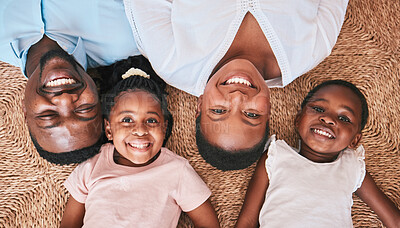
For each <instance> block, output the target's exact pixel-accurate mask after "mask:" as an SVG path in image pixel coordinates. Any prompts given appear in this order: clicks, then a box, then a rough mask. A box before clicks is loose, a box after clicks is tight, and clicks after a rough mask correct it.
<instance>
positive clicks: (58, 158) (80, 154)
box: [29, 132, 105, 165]
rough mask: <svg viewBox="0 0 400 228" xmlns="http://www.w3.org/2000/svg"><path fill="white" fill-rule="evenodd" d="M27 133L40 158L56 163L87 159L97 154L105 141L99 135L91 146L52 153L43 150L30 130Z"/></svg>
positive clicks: (69, 162)
mask: <svg viewBox="0 0 400 228" xmlns="http://www.w3.org/2000/svg"><path fill="white" fill-rule="evenodd" d="M29 135H30V136H31V139H32V142H33V145H34V146H35V147H36V150H37V152H38V153H39V155H40V156H41V157H42V158H44V159H46V160H47V161H49V162H51V163H54V164H57V165H68V164H72V163H81V162H84V161H86V160H87V159H89V158H91V157H93V156H94V155H96V154H98V153H99V151H100V147H101V145H102V144H103V143H104V142H105V140H104V137H100V138H99V140H97V142H96V143H95V144H93V145H91V146H88V147H84V148H81V149H77V150H72V151H66V152H62V153H52V152H49V151H47V150H44V149H43V148H42V147H41V146H40V145H39V143H38V142H37V140H36V139H35V137H34V136H33V135H32V134H31V133H30V132H29Z"/></svg>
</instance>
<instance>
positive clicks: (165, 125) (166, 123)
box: [163, 120, 168, 133]
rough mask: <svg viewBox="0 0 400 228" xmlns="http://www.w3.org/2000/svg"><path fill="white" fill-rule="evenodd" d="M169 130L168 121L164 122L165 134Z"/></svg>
mask: <svg viewBox="0 0 400 228" xmlns="http://www.w3.org/2000/svg"><path fill="white" fill-rule="evenodd" d="M167 128H168V120H165V121H164V125H163V132H164V133H165V132H166V131H167Z"/></svg>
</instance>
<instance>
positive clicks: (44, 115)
mask: <svg viewBox="0 0 400 228" xmlns="http://www.w3.org/2000/svg"><path fill="white" fill-rule="evenodd" d="M56 117H58V113H57V112H53V111H47V112H42V113H40V114H39V115H37V116H36V118H38V119H40V120H51V119H54V118H56Z"/></svg>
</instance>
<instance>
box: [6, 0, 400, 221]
mask: <svg viewBox="0 0 400 228" xmlns="http://www.w3.org/2000/svg"><path fill="white" fill-rule="evenodd" d="M399 18H400V1H398V0H350V3H349V7H348V11H347V14H346V20H345V23H344V26H343V29H342V32H341V34H340V37H339V39H338V42H337V44H336V46H335V48H334V50H333V52H332V55H331V56H330V57H328V58H327V59H326V60H325V61H324V62H322V63H321V64H320V65H319V66H318V67H316V68H315V69H314V70H312V71H311V72H309V73H307V74H306V75H304V76H302V77H301V78H299V79H297V80H296V81H295V82H293V83H292V84H290V85H289V86H287V87H286V88H285V89H274V90H273V91H272V98H271V101H272V118H271V131H272V133H273V134H277V136H278V138H281V139H285V140H287V141H288V142H289V143H290V144H291V145H293V146H294V145H295V144H296V141H297V136H296V133H295V130H294V128H293V117H294V115H295V114H296V112H297V109H298V107H299V103H300V102H301V100H302V99H303V97H304V96H305V94H306V92H307V91H308V90H309V89H310V88H312V87H313V86H315V85H316V84H318V83H320V82H322V81H324V80H326V79H336V78H338V79H345V80H348V81H350V82H353V83H355V84H356V85H357V86H359V87H360V88H361V90H362V91H363V92H364V93H365V94H366V97H367V101H368V103H369V107H370V119H369V121H368V123H367V126H366V128H365V130H364V131H363V134H364V135H363V139H362V144H363V145H364V146H365V148H366V151H367V153H366V164H367V169H368V170H369V171H370V173H371V174H372V176H373V177H374V178H375V180H376V182H377V184H378V185H379V186H380V187H381V188H382V189H383V191H384V192H385V193H386V194H387V195H388V196H389V198H391V199H392V200H393V201H395V203H396V204H397V205H398V206H400V152H399V143H400V130H399V129H400V95H399V92H400V65H399V61H400V22H399ZM25 83H26V79H25V78H24V77H23V76H22V75H21V73H20V71H19V69H17V68H15V67H11V66H10V65H7V64H5V63H1V62H0V88H1V89H0V114H1V118H0V227H57V226H58V225H59V222H60V219H61V216H62V213H63V208H64V206H65V202H66V199H67V196H68V195H67V193H66V190H65V189H64V187H63V186H62V183H63V181H64V180H65V179H66V177H67V176H68V174H69V173H70V172H71V171H72V170H73V168H74V166H62V167H61V166H56V165H52V164H50V163H48V162H47V161H44V160H42V159H41V158H40V157H39V156H38V154H37V152H36V150H35V149H33V148H34V147H33V144H32V142H31V141H30V139H29V136H28V131H27V127H26V126H25V124H24V117H23V114H22V109H21V103H22V99H23V91H24V87H25ZM168 91H169V93H170V95H169V104H170V109H171V111H172V113H173V115H174V118H175V126H174V129H173V135H172V137H171V139H170V141H169V143H168V147H169V148H170V149H171V150H173V151H176V152H177V153H178V154H180V155H182V156H184V157H186V158H187V159H188V160H189V161H190V163H191V164H192V165H193V166H194V168H195V169H196V170H197V172H198V173H199V174H200V175H201V177H202V178H203V179H204V181H205V182H206V183H207V184H208V186H209V187H210V189H211V190H212V192H213V195H212V203H213V205H214V207H215V209H216V210H217V213H218V217H219V220H220V222H221V225H222V227H232V226H233V225H234V223H235V220H236V218H237V216H238V213H239V211H240V207H241V204H242V201H243V197H244V194H245V191H246V186H247V183H248V181H249V179H250V177H251V174H252V172H253V170H254V164H253V165H252V166H251V167H249V168H247V169H244V170H240V171H228V172H221V171H219V170H216V169H215V168H213V167H211V166H210V165H208V164H207V163H205V162H204V160H203V159H202V158H201V156H200V155H199V154H198V151H197V148H196V144H195V137H194V115H195V104H196V98H195V97H193V96H190V95H188V94H185V93H183V92H181V91H178V90H176V89H174V88H171V87H169V88H168ZM154 219H157V218H154ZM353 221H354V226H355V227H381V226H382V224H381V222H380V221H379V219H378V218H377V216H376V215H375V214H374V213H373V212H372V211H371V210H370V209H369V208H368V207H367V206H366V205H365V204H364V203H362V202H361V201H360V200H359V199H358V198H357V197H356V196H354V206H353ZM179 226H180V227H190V226H191V224H190V221H189V220H188V219H187V217H185V216H183V217H182V219H181V221H180V224H179Z"/></svg>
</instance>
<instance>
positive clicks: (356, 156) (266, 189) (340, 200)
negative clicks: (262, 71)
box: [236, 80, 400, 228]
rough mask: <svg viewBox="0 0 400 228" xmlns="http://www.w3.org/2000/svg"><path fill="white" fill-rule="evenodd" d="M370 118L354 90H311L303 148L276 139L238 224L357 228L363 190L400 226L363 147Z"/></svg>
mask: <svg viewBox="0 0 400 228" xmlns="http://www.w3.org/2000/svg"><path fill="white" fill-rule="evenodd" d="M367 118H368V107H367V102H366V100H365V97H364V95H363V94H362V93H361V92H360V91H359V90H358V89H357V88H356V87H355V86H354V85H353V84H351V83H349V82H346V81H342V80H332V81H327V82H324V83H322V84H320V85H319V86H317V87H315V88H314V89H313V90H311V91H310V92H309V93H308V95H307V96H306V98H305V99H304V101H303V103H302V105H301V111H300V112H299V114H298V115H297V116H296V119H295V126H296V128H297V130H298V132H299V135H300V138H301V145H300V150H296V149H293V148H291V147H290V146H289V145H287V144H286V143H285V142H284V141H282V140H278V141H275V139H274V137H273V140H272V142H271V144H270V146H269V148H268V152H267V153H264V154H263V156H262V157H261V159H260V160H259V162H258V164H257V167H256V171H255V173H254V176H253V178H252V179H251V181H250V184H249V187H248V189H247V194H246V198H245V201H244V204H243V207H242V210H241V212H240V215H239V219H238V221H237V224H236V226H237V227H246V228H247V227H256V226H258V224H259V225H260V226H261V227H296V228H297V227H352V217H351V206H352V203H353V201H352V193H353V192H355V193H356V194H357V195H358V196H359V197H360V198H361V199H362V200H363V201H364V202H366V203H367V204H368V205H369V206H370V207H371V209H372V210H374V211H375V212H376V214H377V215H378V216H379V217H380V219H381V220H382V222H383V223H384V224H385V225H386V226H387V227H400V211H399V209H398V208H397V207H396V205H395V204H394V203H393V202H391V201H390V200H389V199H388V198H387V197H386V196H385V194H384V193H382V192H381V191H380V190H379V188H378V187H377V186H376V184H375V182H374V180H373V179H372V177H371V176H370V175H369V174H368V172H367V171H366V170H365V163H364V149H363V147H362V146H359V147H358V148H357V144H358V143H359V141H360V139H361V130H362V129H363V128H364V126H365V124H366V121H367Z"/></svg>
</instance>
